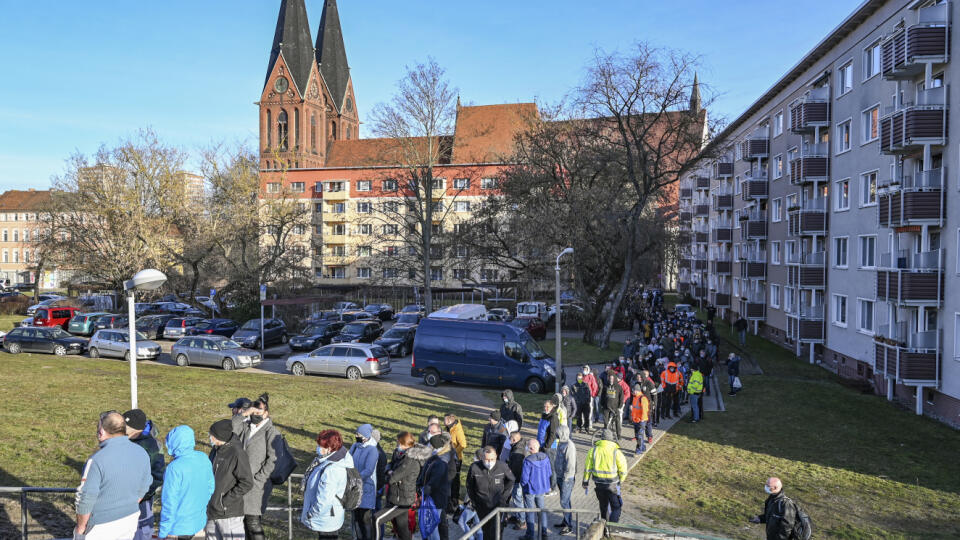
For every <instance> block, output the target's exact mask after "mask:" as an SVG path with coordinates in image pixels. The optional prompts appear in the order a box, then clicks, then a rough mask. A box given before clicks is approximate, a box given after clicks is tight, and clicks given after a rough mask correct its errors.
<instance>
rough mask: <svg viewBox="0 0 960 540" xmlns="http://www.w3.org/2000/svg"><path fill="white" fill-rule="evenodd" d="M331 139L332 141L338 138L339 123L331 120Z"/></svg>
mask: <svg viewBox="0 0 960 540" xmlns="http://www.w3.org/2000/svg"><path fill="white" fill-rule="evenodd" d="M330 140H331V141H335V140H337V123H336V122H330Z"/></svg>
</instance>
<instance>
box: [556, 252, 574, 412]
mask: <svg viewBox="0 0 960 540" xmlns="http://www.w3.org/2000/svg"><path fill="white" fill-rule="evenodd" d="M568 253H573V248H572V247H568V248H566V249H564V250H563V251H561V252H560V254H559V255H557V266H556V268H555V270H556V272H557V308H556V310H554V313H553V321H554V323H556V325H557V328H556V334H557V344H556V347H554V348H555V349H556V353H557V382H556V387H557V388H556V392H557V393H558V394H559V393H560V385H561V384H563V383H561V382H560V380H561V378H562V377H563V356H562V354H561V351H560V338H561V336H560V257H563V256H564V255H566V254H568Z"/></svg>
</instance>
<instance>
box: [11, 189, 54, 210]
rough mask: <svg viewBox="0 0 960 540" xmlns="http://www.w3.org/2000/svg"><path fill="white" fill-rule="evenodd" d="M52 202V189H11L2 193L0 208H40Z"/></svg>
mask: <svg viewBox="0 0 960 540" xmlns="http://www.w3.org/2000/svg"><path fill="white" fill-rule="evenodd" d="M48 202H50V190H49V189H45V190H40V191H37V190H34V189H30V190H17V189H11V190H8V191H4V192H3V193H0V210H19V211H23V210H29V211H36V210H40V209H41V208H42V207H43V206H44V205H45V204H47V203H48Z"/></svg>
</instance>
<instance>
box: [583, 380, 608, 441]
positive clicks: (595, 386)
mask: <svg viewBox="0 0 960 540" xmlns="http://www.w3.org/2000/svg"><path fill="white" fill-rule="evenodd" d="M581 373H583V382H585V383H587V388H589V389H590V398H591V399H590V418H591V421H590V425H588V426H587V429H589V430H593V422H602V421H603V418H602V417H601V413H602V409H601V408H600V383H599V381H597V377H596V375H594V374H593V371H591V370H590V366H586V365H585V366H583V369H582V370H581Z"/></svg>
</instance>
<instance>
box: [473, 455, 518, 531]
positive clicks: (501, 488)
mask: <svg viewBox="0 0 960 540" xmlns="http://www.w3.org/2000/svg"><path fill="white" fill-rule="evenodd" d="M514 482H516V477H515V476H514V474H513V472H512V471H510V468H509V467H507V465H506V464H504V463H503V462H502V461H500V460H499V459H497V452H496V450H494V449H493V448H492V447H490V446H487V447H485V448H484V449H483V460H481V461H476V462H474V463H473V465H470V471H469V472H467V496H469V497H470V501H471V502H472V503H473V509H474V510H475V511H476V512H477V517H478V518H480V519H483V518H485V517H486V516H487V515H488V514H490V512H493V510H494V509H495V508H497V507H498V506H509V505H510V496H511V495H512V494H513V484H514ZM499 526H500V520H499V519H491V520H490V521H487V523H486V524H484V526H483V537H484V538H490V539H493V538H497V537H498V535H497V527H499Z"/></svg>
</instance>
